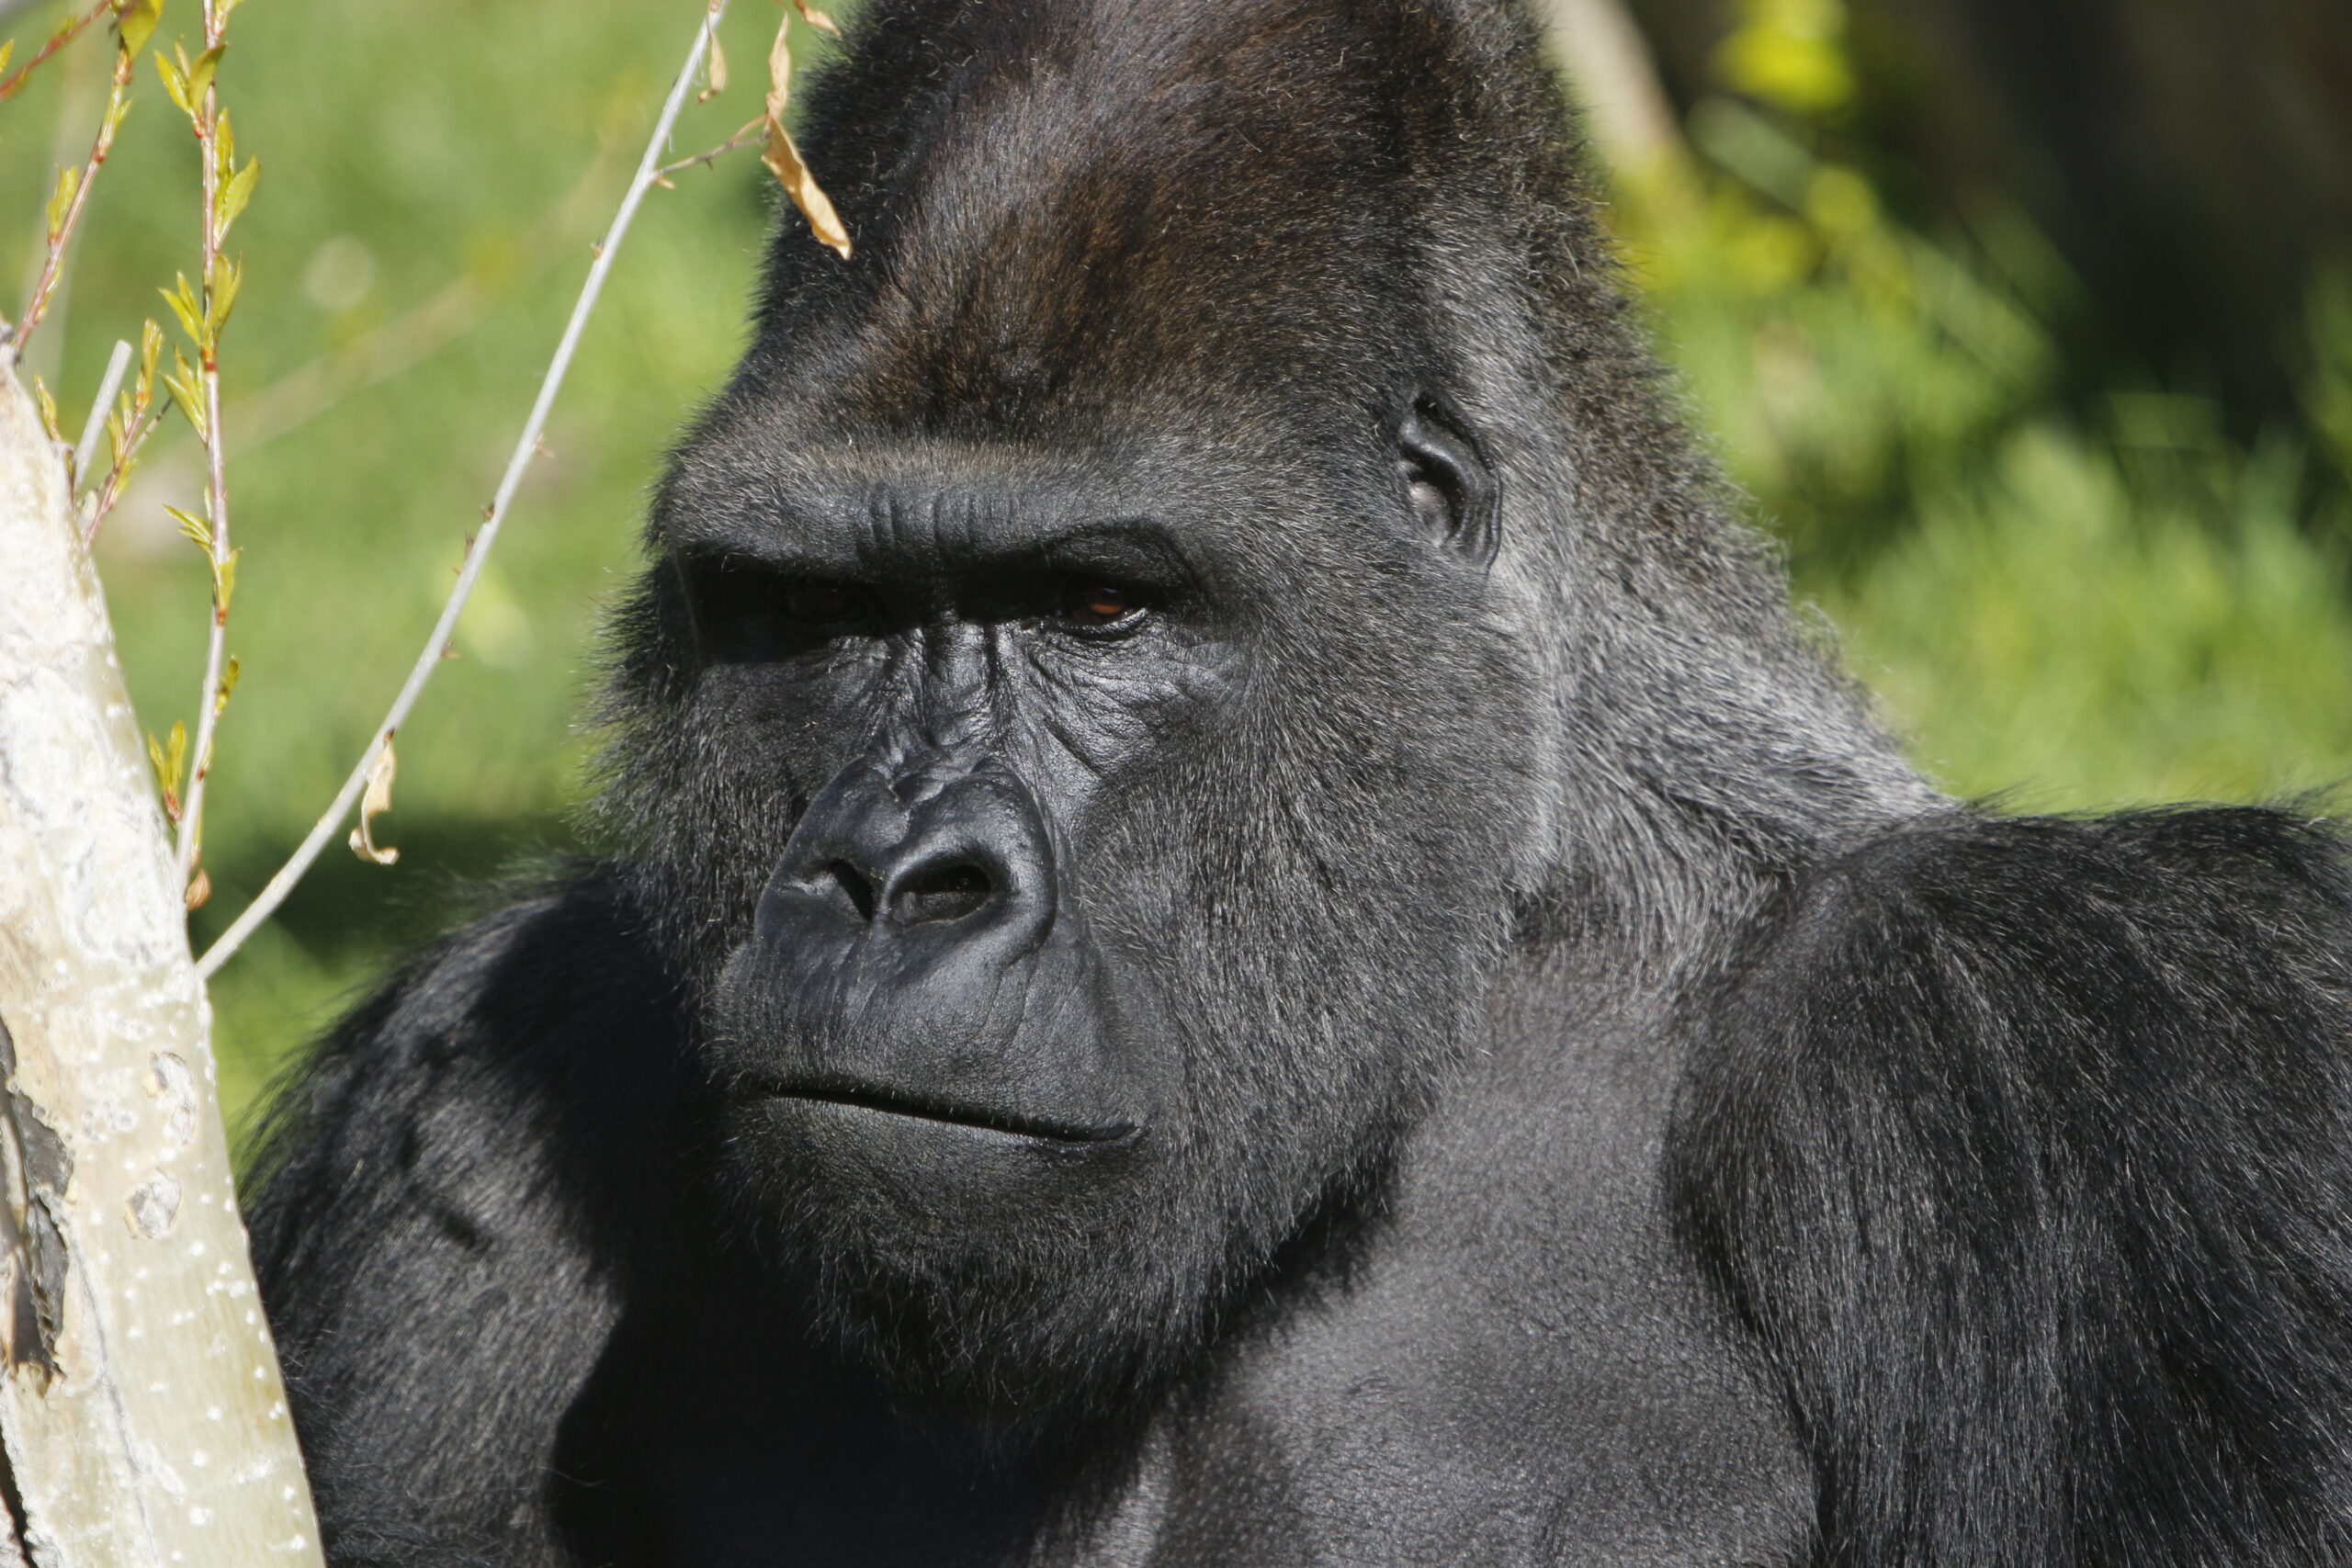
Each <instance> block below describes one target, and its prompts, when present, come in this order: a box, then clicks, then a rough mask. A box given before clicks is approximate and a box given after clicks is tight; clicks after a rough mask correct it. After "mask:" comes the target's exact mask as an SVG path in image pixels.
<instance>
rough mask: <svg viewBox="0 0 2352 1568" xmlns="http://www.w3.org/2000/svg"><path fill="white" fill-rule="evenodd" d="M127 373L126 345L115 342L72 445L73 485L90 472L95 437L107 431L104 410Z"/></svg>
mask: <svg viewBox="0 0 2352 1568" xmlns="http://www.w3.org/2000/svg"><path fill="white" fill-rule="evenodd" d="M129 371H130V341H129V340H128V339H120V340H118V341H117V342H116V344H115V345H114V353H113V354H111V355H108V356H107V373H106V374H105V375H104V376H102V377H100V378H98V395H97V396H96V398H94V399H92V400H90V417H89V418H88V419H87V420H85V421H84V422H83V424H82V439H81V440H79V441H76V442H75V443H74V483H75V484H77V485H78V484H80V483H81V482H82V481H83V479H84V476H85V475H87V474H88V473H89V471H90V459H91V458H93V457H96V456H97V455H98V437H99V436H100V435H102V434H105V432H106V428H107V407H108V405H110V404H111V403H112V402H113V401H114V395H115V394H116V393H117V392H119V391H121V390H122V378H123V377H124V376H125V375H126V374H128V373H129Z"/></svg>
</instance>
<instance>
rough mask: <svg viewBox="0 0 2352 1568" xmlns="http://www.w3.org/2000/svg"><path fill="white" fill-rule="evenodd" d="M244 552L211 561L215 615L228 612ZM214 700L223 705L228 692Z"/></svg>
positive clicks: (236, 550)
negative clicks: (239, 558)
mask: <svg viewBox="0 0 2352 1568" xmlns="http://www.w3.org/2000/svg"><path fill="white" fill-rule="evenodd" d="M244 553H245V552H244V550H243V547H239V548H236V549H233V550H231V551H230V552H229V553H228V554H227V555H225V556H223V557H221V558H220V559H219V560H216V561H214V562H213V563H212V608H213V613H214V614H215V615H221V616H224V617H225V616H226V615H228V614H229V600H230V598H231V597H232V595H233V594H235V592H237V558H238V557H239V556H241V555H243V554H244ZM215 700H216V701H218V702H220V704H221V705H223V706H225V705H227V704H228V701H229V694H228V693H226V692H222V693H221V694H220V696H219V697H218V698H217V699H215ZM214 716H215V717H218V716H219V710H218V709H215V710H214Z"/></svg>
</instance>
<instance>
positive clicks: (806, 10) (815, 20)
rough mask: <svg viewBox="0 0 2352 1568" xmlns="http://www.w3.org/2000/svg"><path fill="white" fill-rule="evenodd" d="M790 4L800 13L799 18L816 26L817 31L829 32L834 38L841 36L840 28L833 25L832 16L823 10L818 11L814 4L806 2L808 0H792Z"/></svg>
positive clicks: (813, 26) (811, 25)
mask: <svg viewBox="0 0 2352 1568" xmlns="http://www.w3.org/2000/svg"><path fill="white" fill-rule="evenodd" d="M792 4H793V6H794V8H795V9H797V11H798V12H799V13H800V19H801V20H802V21H804V22H806V23H808V24H809V26H810V27H812V28H816V29H817V30H818V31H819V32H820V33H831V35H832V36H833V37H835V38H839V37H841V36H842V30H841V28H838V27H836V26H834V25H833V19H832V17H829V16H827V15H826V14H825V13H824V12H822V11H820V10H819V9H817V7H816V6H811V5H810V4H809V0H792Z"/></svg>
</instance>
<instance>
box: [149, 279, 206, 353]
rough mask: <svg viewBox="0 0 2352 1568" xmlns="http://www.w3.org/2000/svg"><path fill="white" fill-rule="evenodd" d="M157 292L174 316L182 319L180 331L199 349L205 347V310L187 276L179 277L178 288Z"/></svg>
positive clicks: (160, 289) (161, 289) (162, 289)
mask: <svg viewBox="0 0 2352 1568" xmlns="http://www.w3.org/2000/svg"><path fill="white" fill-rule="evenodd" d="M155 292H156V293H158V294H161V295H162V296H163V297H164V304H166V305H169V306H170V307H171V308H172V314H173V315H175V316H177V317H178V318H179V319H180V330H181V331H183V332H185V333H187V335H188V341H189V342H190V343H193V344H196V345H197V346H198V348H201V347H203V346H204V308H203V307H202V306H200V305H198V303H197V301H196V286H195V285H194V284H192V283H190V282H188V280H187V274H186V273H181V274H180V275H179V283H178V286H177V287H176V288H159V289H157V290H156V291H155Z"/></svg>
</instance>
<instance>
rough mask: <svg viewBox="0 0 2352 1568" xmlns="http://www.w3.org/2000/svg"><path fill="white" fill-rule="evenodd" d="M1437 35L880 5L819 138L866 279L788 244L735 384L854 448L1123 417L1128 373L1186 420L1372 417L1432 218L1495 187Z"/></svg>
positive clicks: (1080, 9) (1327, 22) (1368, 19)
mask: <svg viewBox="0 0 2352 1568" xmlns="http://www.w3.org/2000/svg"><path fill="white" fill-rule="evenodd" d="M1451 30H1452V29H1449V28H1445V27H1444V26H1442V21H1441V18H1440V17H1438V16H1437V15H1435V14H1433V13H1432V12H1431V10H1430V8H1429V7H1425V6H1391V5H1383V4H1370V5H1351V4H1343V3H1341V0H1272V3H1271V4H1268V5H1264V6H1257V7H1253V8H1252V11H1251V14H1250V17H1248V19H1247V26H1246V27H1240V26H1236V27H1233V28H1227V27H1223V26H1220V25H1219V24H1218V22H1217V21H1216V18H1215V17H1213V16H1211V15H1205V14H1204V12H1203V11H1202V9H1201V8H1198V7H1189V6H1164V5H1157V4H1141V3H1137V4H1129V3H1128V0H1041V3H1038V4H1033V5H1025V6H1017V7H1016V6H956V5H951V4H945V3H940V0H914V3H911V4H899V5H890V4H887V3H886V4H880V5H876V6H873V7H871V8H870V10H869V12H868V13H867V15H866V17H865V21H864V23H863V24H862V25H861V26H860V28H858V35H857V36H856V37H854V39H852V43H851V49H850V51H849V58H848V61H847V62H846V63H845V65H844V66H843V67H842V69H840V70H838V71H836V72H835V73H832V74H831V76H830V77H829V78H827V80H826V81H825V82H824V84H823V85H822V86H821V87H820V90H819V92H818V95H817V97H818V102H817V103H816V105H815V107H814V108H813V110H812V114H811V120H812V126H813V127H815V128H816V129H815V130H813V131H812V138H811V144H810V156H811V159H812V161H813V162H815V163H816V164H818V166H819V167H820V169H821V170H822V171H823V172H824V173H825V174H826V175H827V177H828V179H829V181H831V182H833V183H835V184H837V185H838V186H840V187H841V190H840V192H839V194H840V195H841V196H842V209H843V210H844V211H845V212H849V213H851V214H853V218H854V221H855V223H856V224H857V229H856V240H857V244H858V252H857V254H856V256H855V257H854V259H853V261H852V262H851V263H850V264H849V265H847V266H845V267H843V266H839V265H835V264H831V262H830V260H829V259H828V260H826V261H823V262H820V261H818V260H817V259H816V258H814V257H812V256H810V255H809V254H806V253H807V252H809V250H811V249H813V247H811V246H809V244H808V243H807V242H806V239H805V237H803V236H797V235H789V234H786V235H784V236H780V239H779V243H778V246H777V253H776V255H775V266H776V273H775V276H774V277H773V278H772V281H771V287H770V291H769V298H768V300H767V303H766V309H765V310H764V311H763V319H762V343H761V344H760V345H759V346H758V347H756V348H755V349H754V351H753V353H752V356H751V359H750V361H749V362H748V363H747V366H746V375H747V378H758V379H763V380H770V381H772V382H775V381H785V380H789V381H797V382H798V383H800V384H801V385H802V386H804V387H808V388H811V389H814V388H817V387H821V388H822V389H823V396H824V399H825V400H826V402H827V404H828V405H829V406H830V407H831V408H832V409H833V410H835V411H836V412H840V413H841V414H842V415H843V416H845V417H846V418H848V419H851V420H854V421H855V422H856V423H859V424H860V425H861V426H863V427H865V428H867V429H875V428H886V427H889V426H893V425H896V426H900V427H909V426H911V427H920V428H941V427H965V428H972V427H990V428H1003V427H1006V426H1008V425H1011V426H1015V427H1026V428H1031V429H1050V428H1053V427H1054V426H1055V424H1056V423H1059V422H1064V421H1068V420H1070V419H1073V418H1078V419H1084V418H1087V417H1089V416H1090V415H1091V414H1093V413H1096V412H1103V411H1104V410H1106V409H1108V408H1110V407H1114V406H1116V407H1120V408H1123V409H1126V410H1128V411H1132V409H1133V403H1134V399H1135V396H1136V379H1137V378H1136V375H1135V374H1134V367H1137V366H1143V365H1148V367H1150V377H1151V378H1152V380H1153V381H1154V382H1155V383H1156V384H1158V385H1159V386H1161V387H1167V388H1177V387H1181V388H1182V389H1185V392H1186V394H1187V396H1188V399H1192V400H1196V399H1197V393H1198V391H1199V390H1200V389H1202V388H1204V386H1205V387H1216V386H1224V387H1228V388H1231V387H1236V386H1238V384H1239V383H1238V378H1239V377H1240V376H1242V375H1243V374H1245V373H1246V376H1247V378H1248V381H1247V389H1248V390H1249V391H1250V394H1251V396H1250V402H1252V403H1253V404H1257V405H1258V406H1259V407H1260V408H1261V411H1262V410H1263V409H1265V407H1266V400H1265V394H1266V392H1267V391H1268V390H1269V389H1286V390H1288V391H1290V392H1293V393H1302V392H1303V393H1306V394H1309V396H1308V397H1307V402H1308V403H1309V404H1310V405H1312V404H1322V405H1326V406H1329V405H1330V404H1332V403H1334V402H1346V401H1350V400H1357V401H1360V400H1361V399H1362V398H1363V397H1364V396H1366V395H1376V393H1377V392H1378V391H1379V390H1380V389H1384V388H1385V386H1386V385H1387V384H1388V383H1389V382H1390V381H1392V380H1393V379H1394V378H1396V375H1397V370H1396V366H1397V362H1398V361H1399V360H1400V359H1402V360H1412V359H1415V358H1419V357H1421V356H1422V355H1423V348H1422V340H1423V339H1424V338H1426V337H1427V336H1428V335H1429V334H1428V333H1425V332H1424V331H1423V329H1422V327H1421V326H1420V325H1419V318H1420V315H1421V312H1422V297H1423V294H1424V289H1423V288H1422V276H1423V274H1424V272H1425V270H1426V269H1425V267H1424V266H1423V265H1422V263H1421V262H1420V260H1419V256H1420V254H1421V252H1422V251H1423V250H1424V249H1425V248H1426V247H1427V246H1428V245H1429V244H1430V243H1432V242H1434V241H1439V240H1442V238H1443V237H1444V231H1447V230H1448V229H1449V228H1451V227H1453V218H1452V217H1451V216H1449V215H1447V214H1442V213H1441V212H1440V211H1439V210H1438V207H1439V206H1440V204H1444V205H1447V206H1450V207H1452V208H1453V209H1455V212H1456V213H1457V214H1459V213H1466V212H1468V211H1469V210H1471V209H1472V208H1473V207H1475V206H1476V205H1477V204H1478V203H1477V187H1481V186H1485V185H1487V183H1489V182H1487V180H1485V179H1482V178H1478V177H1475V174H1474V169H1473V165H1474V164H1483V163H1490V162H1491V160H1492V156H1493V152H1494V151H1495V148H1494V145H1493V141H1492V139H1491V137H1489V138H1487V145H1486V146H1485V147H1484V148H1481V147H1480V146H1479V145H1478V141H1479V138H1478V137H1476V136H1474V135H1473V134H1471V130H1472V126H1471V121H1472V120H1474V119H1476V118H1479V106H1478V101H1477V100H1478V97H1479V92H1478V88H1477V85H1476V83H1475V81H1474V80H1473V79H1472V75H1471V73H1469V72H1467V71H1466V70H1464V69H1463V67H1462V66H1461V64H1460V61H1459V57H1460V56H1461V55H1462V53H1463V52H1464V51H1463V47H1462V44H1461V41H1460V40H1459V39H1456V38H1453V37H1451V36H1449V34H1450V31H1451ZM1408 85H1409V86H1410V88H1411V90H1409V91H1408ZM1433 85H1434V86H1435V89H1436V90H1432V86H1433ZM1433 117H1434V119H1435V120H1437V121H1442V122H1445V123H1426V122H1430V121H1431V120H1432V118H1433ZM1455 122H1458V123H1455ZM1453 149H1460V151H1459V152H1453V151H1452V150H1453ZM1433 151H1434V152H1436V154H1437V157H1438V159H1439V160H1440V161H1437V162H1433V161H1432V157H1431V154H1432V152H1433ZM1449 159H1450V160H1451V163H1447V162H1444V161H1443V160H1449ZM1454 165H1459V166H1454ZM1244 366H1246V367H1247V368H1246V372H1244V371H1243V370H1242V369H1241V367H1244ZM1262 417H1265V414H1264V413H1263V412H1261V418H1262Z"/></svg>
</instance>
